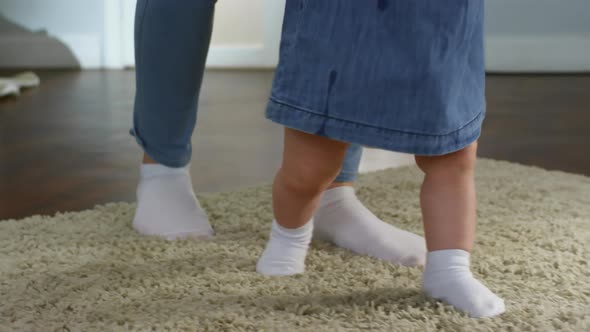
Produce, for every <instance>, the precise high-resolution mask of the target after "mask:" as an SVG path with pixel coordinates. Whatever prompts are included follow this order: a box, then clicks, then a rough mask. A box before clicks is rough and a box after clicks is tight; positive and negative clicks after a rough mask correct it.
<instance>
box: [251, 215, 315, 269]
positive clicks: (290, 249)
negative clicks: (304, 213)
mask: <svg viewBox="0 0 590 332" xmlns="http://www.w3.org/2000/svg"><path fill="white" fill-rule="evenodd" d="M312 235H313V220H310V221H309V222H307V224H305V225H303V226H301V227H299V228H295V229H289V228H285V227H282V226H281V225H279V224H278V223H277V222H276V220H273V222H272V227H271V231H270V238H269V239H268V242H267V244H266V249H264V252H263V253H262V255H261V256H260V259H258V264H257V265H256V271H257V272H258V273H260V274H264V275H268V276H288V275H294V274H300V273H303V272H304V271H305V256H306V255H307V249H308V247H309V243H310V242H311V236H312Z"/></svg>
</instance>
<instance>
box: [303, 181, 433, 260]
mask: <svg viewBox="0 0 590 332" xmlns="http://www.w3.org/2000/svg"><path fill="white" fill-rule="evenodd" d="M314 220H315V228H314V236H315V237H316V238H318V239H323V240H326V241H329V242H332V243H334V244H335V245H337V246H339V247H342V248H346V249H349V250H351V251H353V252H355V253H357V254H361V255H368V256H372V257H375V258H379V259H383V260H386V261H389V262H392V263H396V264H401V265H405V266H417V265H424V261H425V260H426V244H425V241H424V238H423V237H421V236H418V235H416V234H414V233H410V232H407V231H404V230H402V229H399V228H396V227H394V226H392V225H390V224H388V223H386V222H384V221H382V220H380V219H379V218H377V217H376V216H375V215H374V214H373V213H372V212H371V211H369V210H368V209H367V208H366V207H365V206H364V205H363V203H361V202H360V201H359V200H358V198H357V197H356V195H355V193H354V188H352V187H348V186H346V187H337V188H333V189H330V190H327V191H326V192H325V193H324V195H323V197H322V201H321V203H320V207H319V208H318V211H317V212H316V214H315V216H314Z"/></svg>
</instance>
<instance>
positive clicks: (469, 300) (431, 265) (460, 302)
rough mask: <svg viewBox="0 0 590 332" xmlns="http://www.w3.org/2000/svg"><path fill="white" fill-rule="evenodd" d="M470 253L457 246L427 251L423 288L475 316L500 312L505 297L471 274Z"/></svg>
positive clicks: (439, 298)
mask: <svg viewBox="0 0 590 332" xmlns="http://www.w3.org/2000/svg"><path fill="white" fill-rule="evenodd" d="M469 256H470V255H469V253H468V252H467V251H464V250H459V249H452V250H437V251H431V252H429V253H428V255H427V259H426V268H425V270H424V275H423V279H422V286H423V288H424V291H425V292H426V294H428V295H429V296H431V297H433V298H435V299H438V300H442V301H444V302H447V303H448V304H451V305H452V306H454V307H455V308H457V309H459V310H461V311H464V312H466V313H468V314H469V315H470V316H472V317H474V318H481V317H493V316H497V315H499V314H501V313H503V312H504V311H505V310H506V308H505V306H504V300H502V299H501V298H499V297H498V296H497V295H496V294H494V293H492V291H490V290H489V289H488V288H487V287H486V286H484V285H483V284H482V283H481V282H479V281H478V280H477V279H475V278H474V277H473V275H472V274H471V271H470V270H469Z"/></svg>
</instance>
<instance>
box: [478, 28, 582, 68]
mask: <svg viewBox="0 0 590 332" xmlns="http://www.w3.org/2000/svg"><path fill="white" fill-rule="evenodd" d="M486 69H487V71H488V72H498V73H552V72H589V71H590V34H589V35H577V36H557V35H556V36H541V37H535V36H517V37H514V36H506V37H503V36H489V37H487V38H486Z"/></svg>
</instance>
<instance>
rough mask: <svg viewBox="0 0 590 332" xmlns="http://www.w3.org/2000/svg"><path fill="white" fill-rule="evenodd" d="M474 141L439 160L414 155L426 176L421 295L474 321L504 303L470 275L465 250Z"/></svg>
mask: <svg viewBox="0 0 590 332" xmlns="http://www.w3.org/2000/svg"><path fill="white" fill-rule="evenodd" d="M476 152H477V143H473V144H472V145H470V146H468V147H467V148H465V149H463V150H461V151H458V152H455V153H451V154H447V155H444V156H433V157H424V156H417V157H416V162H417V164H418V166H419V167H420V168H421V169H422V171H424V173H425V174H426V176H425V178H424V183H423V184H422V192H421V194H420V203H421V206H422V216H423V219H424V231H425V234H426V244H427V247H428V251H429V252H428V255H427V258H426V268H425V270H424V276H423V287H424V291H425V292H426V293H427V294H428V295H430V296H431V297H433V298H436V299H440V300H443V301H446V302H448V303H449V304H451V305H453V306H455V307H456V308H458V309H459V310H462V311H465V312H467V313H468V314H470V315H471V316H473V317H490V316H496V315H499V314H501V313H503V312H504V310H505V307H504V301H503V300H502V299H501V298H499V297H498V296H496V295H495V294H494V293H492V292H491V291H490V290H489V289H488V288H487V287H485V286H484V285H483V284H482V283H480V282H479V281H478V280H477V279H475V278H474V277H473V275H472V274H471V271H470V269H469V258H470V254H469V252H470V251H471V249H472V248H473V241H474V233H475V219H476V199H475V181H474V173H475V161H476Z"/></svg>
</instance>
